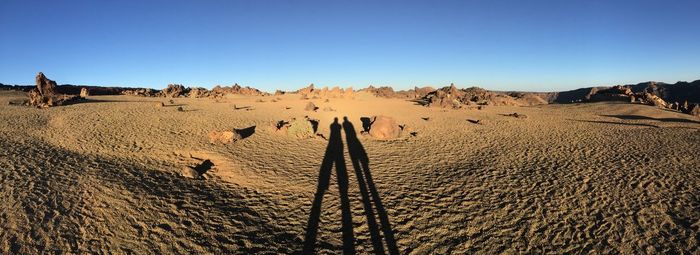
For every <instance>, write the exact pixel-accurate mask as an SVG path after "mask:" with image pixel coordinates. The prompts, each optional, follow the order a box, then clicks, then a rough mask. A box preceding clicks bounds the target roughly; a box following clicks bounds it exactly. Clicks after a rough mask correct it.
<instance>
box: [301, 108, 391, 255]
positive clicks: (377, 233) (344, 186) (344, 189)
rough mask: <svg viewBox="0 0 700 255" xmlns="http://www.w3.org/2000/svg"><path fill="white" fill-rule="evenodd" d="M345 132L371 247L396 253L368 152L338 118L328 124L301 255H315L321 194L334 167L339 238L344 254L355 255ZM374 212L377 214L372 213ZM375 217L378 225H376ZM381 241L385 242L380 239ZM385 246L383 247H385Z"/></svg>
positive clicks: (380, 252) (352, 131)
mask: <svg viewBox="0 0 700 255" xmlns="http://www.w3.org/2000/svg"><path fill="white" fill-rule="evenodd" d="M341 128H342V129H344V130H345V138H346V140H347V145H348V152H349V153H350V158H351V160H352V165H353V168H354V169H355V176H356V178H357V182H358V186H359V189H360V195H361V196H362V204H363V206H364V211H365V216H366V218H367V224H368V226H369V231H370V237H371V240H372V245H373V247H374V253H375V254H386V253H387V252H388V253H389V254H399V251H398V248H397V246H396V240H395V238H394V232H393V231H392V229H391V223H390V221H389V216H388V215H387V213H386V210H385V209H384V206H383V205H382V201H381V199H380V197H379V193H378V192H377V188H376V187H375V185H374V181H373V180H372V174H371V172H370V169H369V158H368V157H367V152H366V151H365V149H364V147H363V146H362V144H361V143H360V140H358V139H357V133H356V132H355V127H354V126H353V125H352V123H351V122H350V121H349V120H348V118H347V117H345V118H344V121H343V125H342V127H341V125H340V124H339V123H338V118H335V120H334V122H333V123H332V124H331V126H330V129H331V133H330V136H329V138H328V147H326V153H325V156H324V157H323V161H322V162H321V168H320V170H319V175H318V187H317V189H316V194H315V196H314V202H313V205H312V207H311V213H310V215H309V221H308V223H307V227H306V236H305V239H304V250H303V254H313V253H315V244H316V236H317V234H318V226H319V220H320V217H321V204H322V203H323V195H324V194H325V192H326V191H327V190H328V187H329V185H330V178H331V169H332V168H333V165H335V167H336V176H337V178H338V188H339V192H340V207H341V212H342V235H343V253H344V254H355V247H354V244H355V238H354V234H353V227H352V214H351V211H350V200H349V197H348V186H349V183H348V173H347V168H346V166H345V159H344V155H343V141H342V138H341V132H340V130H341ZM375 210H376V214H375ZM377 218H378V219H379V223H377ZM382 238H383V239H384V240H382ZM385 244H386V246H385Z"/></svg>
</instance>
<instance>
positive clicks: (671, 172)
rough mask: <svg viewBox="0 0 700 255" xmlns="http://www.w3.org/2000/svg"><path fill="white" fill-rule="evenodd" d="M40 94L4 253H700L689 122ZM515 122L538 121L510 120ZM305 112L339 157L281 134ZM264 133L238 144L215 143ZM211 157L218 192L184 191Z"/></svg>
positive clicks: (628, 112) (12, 140)
mask: <svg viewBox="0 0 700 255" xmlns="http://www.w3.org/2000/svg"><path fill="white" fill-rule="evenodd" d="M22 96H23V94H21V93H17V92H0V148H1V149H0V200H1V201H2V203H0V229H1V230H2V231H0V253H3V254H7V253H22V254H33V253H55V252H65V253H137V254H153V253H202V254H207V253H216V254H220V253H268V254H269V253H284V254H288V253H301V252H302V251H303V250H304V249H305V248H307V249H313V250H315V251H316V252H318V253H324V254H325V253H340V252H342V251H343V250H345V251H355V252H357V253H361V254H364V253H374V252H384V253H401V254H447V253H454V254H463V253H481V254H494V253H557V254H561V253H576V254H580V253H589V252H596V253H625V254H639V253H687V254H697V253H700V248H698V247H700V229H699V228H700V171H698V169H700V156H699V155H700V154H699V151H700V119H697V118H694V117H692V116H689V115H683V114H679V113H675V112H670V111H665V110H660V109H656V108H654V107H650V106H644V105H631V104H615V103H594V104H571V105H546V106H538V107H486V108H485V109H483V110H476V109H474V110H466V109H462V110H442V109H436V108H426V107H421V106H417V105H415V104H414V103H412V102H408V101H402V100H396V99H382V98H374V97H372V96H369V95H363V94H360V95H358V97H357V98H356V99H354V100H350V99H330V102H324V100H321V99H319V100H311V101H313V102H315V103H316V104H317V105H318V106H319V107H320V108H321V109H323V108H324V107H325V106H330V107H332V108H334V109H336V111H334V112H324V111H319V112H307V111H304V110H303V108H304V105H305V104H306V103H307V102H308V101H305V100H300V99H299V96H298V95H285V96H282V97H281V100H280V101H278V102H271V99H273V98H274V97H231V98H228V99H226V100H224V102H214V101H213V100H210V99H181V98H177V99H174V102H175V105H178V106H182V107H183V108H184V109H185V111H184V112H179V111H177V110H176V108H177V107H176V106H166V107H156V106H155V102H166V105H170V103H168V102H167V100H166V99H162V98H142V97H129V96H94V97H89V100H88V101H86V102H84V103H80V104H74V105H69V106H63V107H55V108H50V109H34V108H27V107H21V106H11V105H8V101H10V100H13V99H15V98H20V97H22ZM259 99H263V100H264V101H265V102H256V101H257V100H259ZM234 104H235V105H236V106H237V107H243V106H250V107H251V108H249V109H250V110H246V109H241V110H234V109H233V105H234ZM286 107H291V109H286ZM513 112H517V113H520V114H525V115H527V118H514V117H508V116H503V115H502V114H509V113H513ZM377 114H384V115H387V116H392V117H394V118H395V119H397V121H398V122H399V123H400V124H406V125H407V127H408V128H410V129H412V131H414V132H416V136H411V135H406V136H405V138H403V139H398V140H392V141H377V140H373V139H371V138H369V137H366V136H364V135H361V134H360V129H361V126H362V123H361V121H360V118H361V117H365V116H371V115H377ZM305 115H309V116H311V117H314V118H317V119H319V120H320V125H319V133H321V134H324V136H325V137H326V138H329V140H330V141H327V140H324V139H322V138H314V139H296V138H290V137H286V136H284V135H280V134H277V133H275V132H272V131H270V130H269V128H268V127H269V125H270V123H271V122H274V121H278V120H283V119H287V120H288V119H290V118H294V117H296V118H301V117H303V116H305ZM345 116H346V117H348V122H349V123H350V124H352V125H353V126H354V130H350V128H349V126H348V125H347V124H348V123H345V122H343V117H345ZM334 117H338V118H340V122H339V123H338V126H335V127H336V128H331V126H330V125H331V123H332V122H333V118H334ZM423 117H425V118H429V119H428V120H424V119H423ZM468 119H470V120H482V122H483V124H482V125H479V124H473V123H471V122H469V121H468ZM252 126H255V133H254V134H253V135H251V136H250V137H247V138H245V139H243V140H241V141H238V142H235V143H232V144H228V145H223V144H210V143H209V140H208V137H207V133H208V132H209V131H212V130H230V129H233V128H249V127H252ZM355 135H356V136H357V137H356V138H354V137H355ZM324 158H325V160H324ZM206 159H208V160H210V161H211V162H212V163H213V164H214V166H213V168H211V169H210V170H209V171H208V172H207V174H206V176H207V177H208V178H207V179H205V180H195V179H189V178H184V177H181V176H180V175H179V172H180V170H181V169H182V168H183V167H185V166H193V165H196V164H198V163H201V162H202V161H203V160H206ZM323 162H325V163H323ZM322 163H323V164H322ZM334 163H335V164H334ZM338 166H340V167H338ZM326 186H327V188H326ZM310 240H312V241H310ZM313 240H315V242H314V241H313Z"/></svg>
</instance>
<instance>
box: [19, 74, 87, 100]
mask: <svg viewBox="0 0 700 255" xmlns="http://www.w3.org/2000/svg"><path fill="white" fill-rule="evenodd" d="M27 95H28V97H29V100H28V102H27V104H28V105H30V106H36V107H41V108H46V107H51V106H59V105H64V104H66V103H69V102H72V101H76V100H78V99H79V97H78V96H76V95H62V94H57V93H56V82H55V81H52V80H50V79H49V78H46V76H45V75H44V73H42V72H39V74H37V75H36V88H34V89H32V90H31V91H29V93H28V94H27Z"/></svg>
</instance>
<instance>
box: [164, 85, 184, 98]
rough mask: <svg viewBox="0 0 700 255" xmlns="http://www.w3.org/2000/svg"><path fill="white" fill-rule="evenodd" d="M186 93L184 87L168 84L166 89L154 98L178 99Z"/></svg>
mask: <svg viewBox="0 0 700 255" xmlns="http://www.w3.org/2000/svg"><path fill="white" fill-rule="evenodd" d="M186 92H189V91H188V90H187V89H185V86H182V85H181V84H168V87H166V88H165V89H163V90H161V91H160V92H159V93H157V94H156V96H160V97H169V98H174V97H180V96H181V95H184V94H185V93H186Z"/></svg>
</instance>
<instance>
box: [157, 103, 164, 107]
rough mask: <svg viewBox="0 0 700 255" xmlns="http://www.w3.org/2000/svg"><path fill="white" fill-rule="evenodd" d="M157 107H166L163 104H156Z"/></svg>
mask: <svg viewBox="0 0 700 255" xmlns="http://www.w3.org/2000/svg"><path fill="white" fill-rule="evenodd" d="M156 107H165V103H163V102H156Z"/></svg>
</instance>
